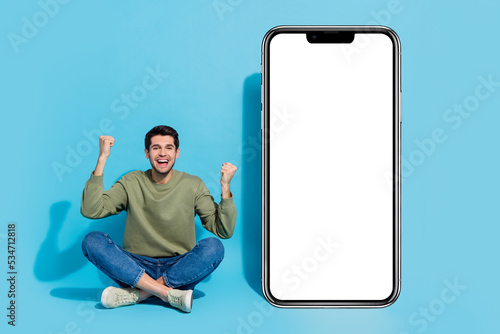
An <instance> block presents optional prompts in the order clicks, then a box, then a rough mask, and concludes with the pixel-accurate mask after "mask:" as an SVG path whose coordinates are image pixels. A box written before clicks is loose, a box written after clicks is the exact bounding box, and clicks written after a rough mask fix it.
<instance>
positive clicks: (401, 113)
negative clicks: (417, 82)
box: [399, 91, 403, 124]
mask: <svg viewBox="0 0 500 334" xmlns="http://www.w3.org/2000/svg"><path fill="white" fill-rule="evenodd" d="M402 99H403V94H402V91H399V123H400V124H401V123H403V111H402V108H401V106H402V104H403V103H402V102H401V100H402Z"/></svg>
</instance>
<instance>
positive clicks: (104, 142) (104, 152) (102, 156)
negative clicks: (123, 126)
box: [93, 136, 115, 175]
mask: <svg viewBox="0 0 500 334" xmlns="http://www.w3.org/2000/svg"><path fill="white" fill-rule="evenodd" d="M114 143H115V138H113V137H111V136H100V137H99V159H97V165H96V166H95V169H94V172H93V173H94V175H102V173H103V171H104V166H105V165H106V160H108V157H109V153H110V152H111V146H113V144H114Z"/></svg>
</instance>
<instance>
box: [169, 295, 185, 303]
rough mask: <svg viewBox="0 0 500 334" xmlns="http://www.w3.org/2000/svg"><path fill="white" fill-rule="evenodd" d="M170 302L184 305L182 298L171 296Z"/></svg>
mask: <svg viewBox="0 0 500 334" xmlns="http://www.w3.org/2000/svg"><path fill="white" fill-rule="evenodd" d="M169 302H170V303H174V304H177V305H182V297H181V296H172V295H170V298H169Z"/></svg>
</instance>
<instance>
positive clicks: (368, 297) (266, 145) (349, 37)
mask: <svg viewBox="0 0 500 334" xmlns="http://www.w3.org/2000/svg"><path fill="white" fill-rule="evenodd" d="M261 96H262V122H261V126H262V145H263V149H262V164H263V165H262V173H263V175H262V182H263V183H262V189H263V195H262V198H263V202H262V208H263V213H262V214H263V220H262V221H263V224H262V247H263V249H262V250H263V251H262V289H263V293H264V296H265V298H266V299H267V300H268V301H269V302H270V303H271V304H273V305H275V306H278V307H383V306H387V305H390V304H392V303H393V302H394V301H395V300H396V299H397V297H398V295H399V291H400V177H399V175H400V123H401V84H400V42H399V38H398V36H397V34H396V33H395V32H394V31H393V30H391V29H390V28H387V27H381V26H279V27H275V28H273V29H271V30H270V31H269V32H268V33H267V34H266V35H265V37H264V39H263V42H262V94H261Z"/></svg>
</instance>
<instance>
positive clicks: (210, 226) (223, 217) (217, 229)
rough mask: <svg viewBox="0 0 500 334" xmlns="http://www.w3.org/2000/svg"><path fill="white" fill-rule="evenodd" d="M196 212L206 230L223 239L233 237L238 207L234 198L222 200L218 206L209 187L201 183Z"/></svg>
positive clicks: (196, 200)
mask: <svg viewBox="0 0 500 334" xmlns="http://www.w3.org/2000/svg"><path fill="white" fill-rule="evenodd" d="M195 210H196V213H197V214H198V216H200V219H201V223H202V225H203V227H204V228H205V229H207V230H208V231H210V232H212V233H213V234H215V235H216V236H218V237H219V238H222V239H228V238H230V237H231V236H232V235H233V232H234V226H235V223H236V207H235V205H234V200H233V198H232V197H231V198H222V199H221V201H220V203H219V204H218V205H217V203H215V201H214V198H213V197H212V196H211V195H210V192H209V191H208V189H207V187H206V186H205V184H204V183H203V181H201V182H200V186H199V187H198V190H197V192H196V198H195Z"/></svg>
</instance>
